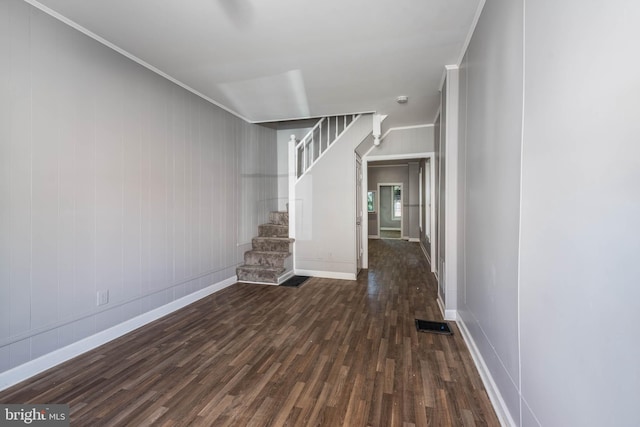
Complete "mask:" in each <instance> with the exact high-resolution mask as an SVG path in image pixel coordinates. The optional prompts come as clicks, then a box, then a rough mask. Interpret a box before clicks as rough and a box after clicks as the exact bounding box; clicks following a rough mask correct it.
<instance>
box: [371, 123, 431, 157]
mask: <svg viewBox="0 0 640 427" xmlns="http://www.w3.org/2000/svg"><path fill="white" fill-rule="evenodd" d="M430 152H433V126H432V125H426V126H417V127H411V128H398V129H391V130H390V132H389V133H388V134H387V136H385V137H384V139H382V141H381V143H380V145H378V146H377V147H373V149H372V150H371V151H369V152H368V154H367V156H371V157H375V156H393V155H398V154H408V153H430Z"/></svg>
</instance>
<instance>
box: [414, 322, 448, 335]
mask: <svg viewBox="0 0 640 427" xmlns="http://www.w3.org/2000/svg"><path fill="white" fill-rule="evenodd" d="M416 329H417V330H418V332H431V333H434V334H443V335H453V332H451V329H450V328H449V324H448V323H446V322H432V321H429V320H420V319H416Z"/></svg>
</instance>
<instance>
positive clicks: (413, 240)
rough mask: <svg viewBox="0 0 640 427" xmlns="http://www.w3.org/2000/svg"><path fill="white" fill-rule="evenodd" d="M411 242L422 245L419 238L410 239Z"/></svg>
mask: <svg viewBox="0 0 640 427" xmlns="http://www.w3.org/2000/svg"><path fill="white" fill-rule="evenodd" d="M409 241H410V242H412V243H420V238H419V237H409Z"/></svg>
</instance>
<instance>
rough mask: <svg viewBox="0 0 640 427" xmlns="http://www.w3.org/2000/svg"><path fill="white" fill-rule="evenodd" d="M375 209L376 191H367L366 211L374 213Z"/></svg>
mask: <svg viewBox="0 0 640 427" xmlns="http://www.w3.org/2000/svg"><path fill="white" fill-rule="evenodd" d="M375 211H376V192H375V191H367V212H372V213H375Z"/></svg>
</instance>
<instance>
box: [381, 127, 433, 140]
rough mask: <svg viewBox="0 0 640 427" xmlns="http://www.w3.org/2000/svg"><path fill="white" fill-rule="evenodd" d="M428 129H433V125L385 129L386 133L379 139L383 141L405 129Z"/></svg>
mask: <svg viewBox="0 0 640 427" xmlns="http://www.w3.org/2000/svg"><path fill="white" fill-rule="evenodd" d="M428 127H433V123H430V124H429V123H427V124H424V125H413V126H397V127H392V128H389V129H387V131H386V132H385V133H384V135H382V137H381V138H380V141H383V140H384V139H385V138H386V137H387V136H389V134H390V133H391V132H393V131H396V130H407V129H420V128H428Z"/></svg>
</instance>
